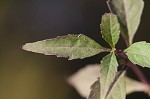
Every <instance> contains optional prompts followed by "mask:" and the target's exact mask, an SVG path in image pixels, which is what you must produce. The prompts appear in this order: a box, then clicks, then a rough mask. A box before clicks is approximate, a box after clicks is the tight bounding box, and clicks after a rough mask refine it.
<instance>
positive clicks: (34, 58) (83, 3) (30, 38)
mask: <svg viewBox="0 0 150 99" xmlns="http://www.w3.org/2000/svg"><path fill="white" fill-rule="evenodd" d="M149 9H150V1H149V0H145V9H144V13H143V16H142V22H141V24H140V27H139V29H138V32H137V34H136V36H135V39H134V42H136V41H139V40H146V41H148V42H150V11H149ZM105 12H109V10H108V8H107V5H106V0H0V45H1V46H0V99H83V98H82V97H80V96H79V94H78V93H77V92H76V90H75V89H74V88H72V87H71V86H70V85H68V84H67V83H66V79H67V77H68V76H69V75H71V74H73V73H75V72H76V71H77V70H78V69H79V68H81V67H84V66H85V65H86V64H95V63H99V61H100V60H101V59H102V57H103V56H104V55H106V53H104V54H101V55H96V56H94V57H91V58H86V59H83V60H73V61H68V60H67V59H64V58H57V57H55V56H44V55H41V54H35V53H31V52H26V51H24V50H22V49H21V46H22V45H23V44H25V43H27V42H34V41H38V40H43V39H48V38H53V37H56V36H58V35H66V34H71V33H74V34H79V33H83V34H85V35H87V36H89V37H91V38H93V39H95V40H96V41H97V42H99V43H101V45H103V46H107V47H108V45H107V44H106V43H105V41H104V40H103V39H102V38H101V34H100V29H99V24H100V21H101V16H102V15H103V14H104V13H105ZM118 48H120V49H122V48H125V44H124V42H123V40H122V39H120V43H119V44H118ZM148 54H150V53H148ZM141 69H142V68H141ZM142 71H143V72H144V73H145V75H146V76H147V77H148V78H149V79H150V75H149V74H150V70H148V69H147V68H144V69H142ZM128 75H129V76H131V77H133V78H135V79H137V78H136V77H135V75H134V74H133V73H132V71H129V72H128ZM133 98H136V99H149V98H148V96H147V95H146V94H143V93H138V94H137V93H134V94H131V95H129V96H127V99H133Z"/></svg>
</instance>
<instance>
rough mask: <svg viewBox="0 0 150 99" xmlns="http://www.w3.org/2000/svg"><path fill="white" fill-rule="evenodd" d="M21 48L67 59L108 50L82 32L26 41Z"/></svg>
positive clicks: (84, 56) (81, 57)
mask: <svg viewBox="0 0 150 99" xmlns="http://www.w3.org/2000/svg"><path fill="white" fill-rule="evenodd" d="M22 48H23V49H24V50H27V51H31V52H35V53H42V54H45V55H56V56H58V57H66V58H69V60H72V59H78V58H80V59H83V58H86V57H91V56H93V55H96V54H99V53H100V52H105V51H108V49H106V48H104V47H102V46H101V45H99V44H98V43H96V42H95V41H94V40H92V39H91V38H89V37H87V36H85V35H83V34H79V35H74V34H69V35H66V36H59V37H57V38H53V39H47V40H43V41H38V42H34V43H27V44H25V45H24V46H23V47H22Z"/></svg>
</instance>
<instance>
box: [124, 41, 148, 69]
mask: <svg viewBox="0 0 150 99" xmlns="http://www.w3.org/2000/svg"><path fill="white" fill-rule="evenodd" d="M124 52H125V54H126V55H127V56H128V58H129V60H130V61H131V62H132V63H134V64H138V65H140V66H142V67H149V68H150V54H149V53H150V43H146V42H144V41H142V42H137V43H134V44H132V45H131V46H130V47H129V48H127V49H126V50H125V51H124Z"/></svg>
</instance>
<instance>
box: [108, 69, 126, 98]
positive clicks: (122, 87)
mask: <svg viewBox="0 0 150 99" xmlns="http://www.w3.org/2000/svg"><path fill="white" fill-rule="evenodd" d="M119 72H122V71H119ZM119 72H118V74H119ZM107 97H108V98H107V99H125V98H126V83H125V71H123V72H122V73H121V74H120V75H119V76H118V77H116V78H115V82H114V83H113V85H112V89H111V90H110V92H109V94H108V96H107Z"/></svg>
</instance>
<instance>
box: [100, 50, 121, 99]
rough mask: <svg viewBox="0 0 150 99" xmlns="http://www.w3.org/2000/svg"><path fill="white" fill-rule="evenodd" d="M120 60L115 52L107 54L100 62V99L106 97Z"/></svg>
mask: <svg viewBox="0 0 150 99" xmlns="http://www.w3.org/2000/svg"><path fill="white" fill-rule="evenodd" d="M117 67H118V62H117V59H116V56H115V54H114V53H110V54H109V55H107V56H105V57H104V58H103V59H102V61H101V64H100V93H101V95H100V99H105V98H106V95H107V92H108V90H109V87H110V85H111V83H112V82H113V81H114V79H115V76H116V72H117Z"/></svg>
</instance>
